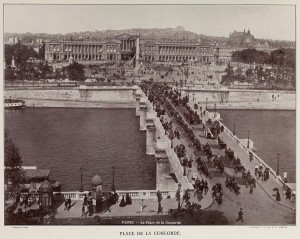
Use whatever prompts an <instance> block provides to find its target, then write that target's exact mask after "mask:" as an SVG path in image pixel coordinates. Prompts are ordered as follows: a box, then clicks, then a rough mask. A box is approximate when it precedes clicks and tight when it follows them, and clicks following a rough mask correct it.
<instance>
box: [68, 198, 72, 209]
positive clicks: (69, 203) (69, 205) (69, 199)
mask: <svg viewBox="0 0 300 239" xmlns="http://www.w3.org/2000/svg"><path fill="white" fill-rule="evenodd" d="M71 203H72V200H71V197H70V196H69V198H68V211H69V210H70V208H71Z"/></svg>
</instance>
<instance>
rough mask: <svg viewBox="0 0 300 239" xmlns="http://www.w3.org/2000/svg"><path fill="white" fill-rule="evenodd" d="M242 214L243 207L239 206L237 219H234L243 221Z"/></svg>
mask: <svg viewBox="0 0 300 239" xmlns="http://www.w3.org/2000/svg"><path fill="white" fill-rule="evenodd" d="M243 215H244V213H243V208H241V209H240V211H239V213H238V216H239V217H238V219H236V221H239V220H241V221H242V222H244V220H243Z"/></svg>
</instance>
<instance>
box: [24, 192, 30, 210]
mask: <svg viewBox="0 0 300 239" xmlns="http://www.w3.org/2000/svg"><path fill="white" fill-rule="evenodd" d="M28 200H29V194H27V195H26V196H25V199H24V204H25V208H27V207H28Z"/></svg>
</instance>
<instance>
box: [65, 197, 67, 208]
mask: <svg viewBox="0 0 300 239" xmlns="http://www.w3.org/2000/svg"><path fill="white" fill-rule="evenodd" d="M67 208H68V199H67V198H65V210H67Z"/></svg>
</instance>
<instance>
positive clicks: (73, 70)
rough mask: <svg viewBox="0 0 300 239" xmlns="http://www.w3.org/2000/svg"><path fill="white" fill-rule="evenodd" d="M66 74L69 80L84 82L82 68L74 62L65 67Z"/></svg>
mask: <svg viewBox="0 0 300 239" xmlns="http://www.w3.org/2000/svg"><path fill="white" fill-rule="evenodd" d="M67 74H68V77H69V79H70V80H74V81H84V79H85V77H84V66H83V65H81V64H79V63H77V62H74V63H72V64H70V65H69V66H67Z"/></svg>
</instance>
